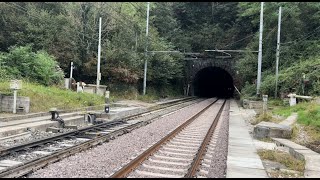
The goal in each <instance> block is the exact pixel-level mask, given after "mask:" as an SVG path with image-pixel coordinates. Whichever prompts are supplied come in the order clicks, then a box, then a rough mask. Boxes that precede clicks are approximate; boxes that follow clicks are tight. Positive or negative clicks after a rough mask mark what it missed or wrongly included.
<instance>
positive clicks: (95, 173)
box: [29, 99, 214, 178]
mask: <svg viewBox="0 0 320 180" xmlns="http://www.w3.org/2000/svg"><path fill="white" fill-rule="evenodd" d="M213 100H214V99H207V100H205V101H202V102H200V103H198V104H195V105H191V106H189V107H186V108H184V109H183V110H182V111H178V112H176V113H173V114H170V115H168V116H165V117H163V118H161V119H158V120H156V121H154V122H153V123H151V124H148V125H147V126H144V127H141V128H139V129H136V130H134V131H132V132H131V133H128V134H124V135H122V136H120V137H117V138H116V139H114V140H112V141H110V142H109V143H104V144H102V145H100V146H97V147H95V148H92V149H90V150H87V151H84V152H81V153H77V154H75V155H73V156H70V157H68V158H65V159H63V160H61V161H60V162H57V163H54V164H51V165H48V166H47V167H46V168H44V169H40V170H38V171H36V172H34V173H33V174H31V175H29V177H31V178H44V177H45V178H50V177H52V178H70V177H73V178H76V177H83V178H86V177H87V178H89V177H100V178H101V177H109V176H110V175H112V174H113V173H114V172H115V171H116V170H118V169H119V168H121V167H122V166H123V165H125V164H126V163H128V162H129V161H130V160H132V159H133V158H135V157H136V156H138V155H139V154H140V153H141V152H142V151H143V150H145V149H147V148H148V147H150V146H152V145H153V144H154V143H156V142H157V141H159V140H160V139H161V138H163V137H164V136H165V135H167V134H168V133H169V132H171V131H172V130H174V129H175V128H176V127H178V126H179V125H181V124H182V123H183V122H185V121H186V120H187V119H188V118H189V117H191V116H193V115H194V114H196V113H198V112H199V111H201V110H202V109H203V108H204V107H206V106H208V105H209V104H210V103H212V102H213Z"/></svg>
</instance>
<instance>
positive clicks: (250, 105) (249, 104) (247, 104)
mask: <svg viewBox="0 0 320 180" xmlns="http://www.w3.org/2000/svg"><path fill="white" fill-rule="evenodd" d="M262 104H263V102H262V101H250V100H247V99H244V100H243V104H242V106H243V108H245V109H262Z"/></svg>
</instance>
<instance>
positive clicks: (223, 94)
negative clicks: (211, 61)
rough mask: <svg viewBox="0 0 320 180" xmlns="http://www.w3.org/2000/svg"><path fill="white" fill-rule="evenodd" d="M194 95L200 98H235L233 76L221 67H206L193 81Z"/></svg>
mask: <svg viewBox="0 0 320 180" xmlns="http://www.w3.org/2000/svg"><path fill="white" fill-rule="evenodd" d="M193 87H194V95H195V96H199V97H219V98H230V97H233V93H234V86H233V78H232V76H231V75H230V74H229V73H228V72H227V71H226V70H224V69H222V68H219V67H213V66H210V67H206V68H203V69H201V70H200V71H198V72H197V74H196V75H195V78H194V81H193Z"/></svg>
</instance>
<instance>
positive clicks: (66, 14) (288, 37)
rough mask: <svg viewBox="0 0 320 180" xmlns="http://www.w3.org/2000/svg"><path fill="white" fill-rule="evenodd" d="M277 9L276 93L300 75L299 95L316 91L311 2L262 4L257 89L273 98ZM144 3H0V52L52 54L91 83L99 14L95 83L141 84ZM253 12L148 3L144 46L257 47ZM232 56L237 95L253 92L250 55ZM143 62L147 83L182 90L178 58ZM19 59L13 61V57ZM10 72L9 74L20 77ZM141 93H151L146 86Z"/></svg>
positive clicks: (232, 5)
mask: <svg viewBox="0 0 320 180" xmlns="http://www.w3.org/2000/svg"><path fill="white" fill-rule="evenodd" d="M279 6H281V7H282V10H283V12H282V14H283V17H282V25H281V32H282V33H281V53H280V66H279V69H280V76H279V86H281V87H280V89H279V94H281V93H286V92H287V90H288V89H289V88H296V90H297V91H298V92H299V93H300V92H301V73H305V74H306V78H307V79H308V80H309V81H308V83H307V84H306V87H305V94H319V73H317V72H318V71H319V65H318V64H317V61H318V60H319V58H318V57H319V52H320V51H319V50H320V46H319V39H320V38H319V33H318V32H319V29H320V28H319V26H320V22H319V21H318V20H319V13H318V12H319V10H320V5H319V3H317V2H307V3H305V2H303V3H302V2H266V3H265V6H264V14H265V15H264V31H263V32H264V34H263V38H264V40H263V60H262V62H263V63H262V72H263V73H262V87H261V90H262V91H263V93H267V94H269V96H270V95H273V91H274V84H275V82H274V77H273V76H274V71H275V48H276V38H277V36H276V33H277V31H276V29H277V20H278V8H279ZM146 7H147V3H146V2H1V5H0V13H1V14H2V18H0V26H1V27H6V28H2V29H1V30H0V51H2V52H6V53H9V54H10V53H11V52H10V47H13V46H16V47H20V46H22V47H25V46H26V45H27V44H30V47H31V48H32V49H33V52H35V53H36V52H39V51H41V52H42V55H37V56H35V57H37V58H36V59H41V63H44V62H46V64H49V60H48V58H47V57H48V56H47V54H49V55H50V56H53V57H55V59H56V60H57V62H58V63H59V65H60V67H61V69H62V70H63V72H64V75H65V77H69V71H70V62H71V61H73V62H74V65H75V66H76V69H74V72H73V77H74V78H75V79H76V81H84V82H86V83H87V84H88V83H94V82H95V80H96V72H97V71H96V67H97V57H98V55H97V47H98V29H99V17H101V18H102V41H101V73H102V79H101V84H106V85H109V84H112V83H115V84H116V83H126V84H130V85H132V86H134V87H137V89H141V88H142V79H143V73H144V72H143V69H144V68H143V66H144V60H145V59H146V56H145V53H144V51H145V45H146V38H145V31H146V9H147V8H146ZM259 14H260V3H259V2H254V3H251V2H250V3H249V2H151V3H150V18H149V19H150V21H149V38H148V51H177V50H178V51H180V52H200V53H201V52H204V50H206V49H247V50H257V49H258V38H259V36H258V35H259ZM19 51H21V49H20V50H19ZM44 52H47V54H45V53H44ZM231 54H232V57H234V58H235V59H236V60H237V61H236V62H237V70H238V73H239V77H240V78H241V80H242V82H243V84H242V85H241V86H242V87H244V88H242V87H239V89H240V90H241V89H242V90H241V91H242V94H248V95H250V96H251V95H254V94H255V85H254V84H255V80H256V75H257V67H256V66H257V55H256V53H251V52H248V53H231ZM21 55H22V54H21ZM30 57H31V56H30ZM17 58H21V57H17ZM24 58H27V57H24ZM21 59H22V60H21V61H22V62H24V64H16V66H15V67H18V66H21V68H26V67H31V68H32V66H27V64H30V63H31V61H32V59H34V58H32V59H23V58H21ZM147 59H148V73H147V84H148V86H153V87H154V88H155V89H161V88H159V87H160V86H162V87H164V88H166V87H169V86H171V85H174V84H178V85H179V86H178V87H177V88H179V89H181V90H182V89H183V86H186V82H184V77H185V74H184V69H183V68H184V61H183V55H181V54H178V53H148V56H147ZM29 61H30V62H29ZM18 62H20V60H19V61H12V63H18ZM37 62H38V61H36V60H34V63H36V64H37ZM50 62H51V61H50ZM0 66H1V68H0V77H1V78H10V76H11V74H10V72H11V71H10V72H9V73H8V71H7V70H5V69H6V67H5V65H4V64H0ZM4 67H5V68H4ZM19 68H20V67H19ZM12 70H13V71H12V72H13V73H14V74H13V75H17V74H16V73H18V74H19V72H17V71H15V69H14V68H12ZM19 70H21V69H19ZM32 72H33V71H32ZM34 72H37V73H40V72H50V71H48V70H47V69H39V70H37V71H34ZM22 73H25V72H22ZM27 73H28V72H27ZM25 76H29V77H30V80H31V81H32V80H33V79H34V78H36V79H35V81H36V82H39V83H41V84H52V83H54V82H55V81H56V80H53V79H55V78H53V77H51V76H49V77H50V78H47V77H48V76H45V77H41V78H40V77H37V76H35V75H34V74H32V73H31V74H25ZM59 76H60V75H59ZM49 79H50V80H49ZM58 79H59V78H58ZM48 81H52V82H48ZM245 83H246V85H245ZM139 92H140V93H141V91H140V90H139ZM181 92H182V91H180V94H181ZM148 93H152V92H151V91H150V92H149V89H147V94H148Z"/></svg>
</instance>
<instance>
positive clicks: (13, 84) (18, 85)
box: [10, 80, 22, 90]
mask: <svg viewBox="0 0 320 180" xmlns="http://www.w3.org/2000/svg"><path fill="white" fill-rule="evenodd" d="M21 88H22V81H21V80H11V81H10V89H15V90H16V89H21Z"/></svg>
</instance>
